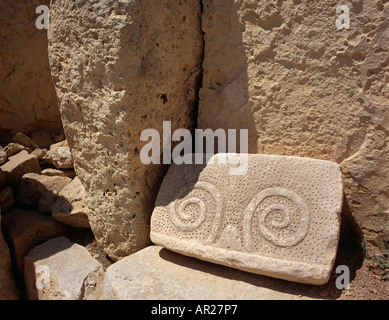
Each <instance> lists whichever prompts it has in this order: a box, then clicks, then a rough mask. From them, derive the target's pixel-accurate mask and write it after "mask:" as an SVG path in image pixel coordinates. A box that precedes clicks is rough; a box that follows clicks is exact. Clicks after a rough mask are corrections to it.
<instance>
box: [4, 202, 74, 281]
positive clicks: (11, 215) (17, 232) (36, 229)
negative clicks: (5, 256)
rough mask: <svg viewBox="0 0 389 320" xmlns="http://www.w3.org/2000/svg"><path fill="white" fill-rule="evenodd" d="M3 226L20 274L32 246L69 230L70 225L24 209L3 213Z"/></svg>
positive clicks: (64, 233)
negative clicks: (25, 257)
mask: <svg viewBox="0 0 389 320" xmlns="http://www.w3.org/2000/svg"><path fill="white" fill-rule="evenodd" d="M3 228H4V235H5V236H6V238H7V239H8V240H9V245H10V249H11V251H12V253H13V256H14V258H15V264H16V267H17V269H18V271H19V273H20V275H23V260H24V256H25V255H26V254H27V253H28V251H29V250H30V249H31V248H33V247H35V246H36V245H39V244H41V243H43V242H45V241H47V240H49V239H52V238H55V237H58V236H62V235H66V234H67V233H68V232H69V229H68V226H66V225H64V224H62V223H59V222H58V221H56V220H54V219H53V218H52V217H48V216H45V215H43V214H40V213H38V212H36V211H33V210H22V209H14V210H12V211H10V212H8V213H7V214H5V215H3Z"/></svg>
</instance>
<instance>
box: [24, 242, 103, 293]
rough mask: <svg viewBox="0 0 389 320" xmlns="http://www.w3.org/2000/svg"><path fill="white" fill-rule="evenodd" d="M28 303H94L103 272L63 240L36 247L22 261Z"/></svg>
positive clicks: (86, 254)
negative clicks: (52, 301) (61, 301)
mask: <svg viewBox="0 0 389 320" xmlns="http://www.w3.org/2000/svg"><path fill="white" fill-rule="evenodd" d="M24 265H25V267H24V278H25V282H26V291H27V295H28V298H29V299H30V300H98V299H100V298H101V296H102V293H103V283H104V269H103V266H102V265H101V264H100V262H98V261H97V260H96V259H95V258H93V257H92V256H91V254H90V253H89V252H88V250H87V249H86V248H84V247H83V246H80V245H78V244H75V243H73V242H71V241H70V240H69V239H67V238H65V237H58V238H55V239H52V240H49V241H47V242H45V243H43V244H42V245H39V246H36V247H35V248H33V249H32V250H30V252H29V253H28V255H27V256H26V257H25V259H24Z"/></svg>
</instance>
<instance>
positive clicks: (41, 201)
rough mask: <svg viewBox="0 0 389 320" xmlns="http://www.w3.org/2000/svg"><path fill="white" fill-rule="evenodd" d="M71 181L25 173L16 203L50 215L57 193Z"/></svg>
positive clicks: (65, 178) (64, 178)
mask: <svg viewBox="0 0 389 320" xmlns="http://www.w3.org/2000/svg"><path fill="white" fill-rule="evenodd" d="M70 181H71V179H70V178H67V177H59V176H54V177H50V176H45V175H41V174H36V173H27V174H25V175H24V176H23V177H22V180H21V181H20V185H19V192H18V196H17V199H18V201H19V202H20V203H21V204H23V205H25V206H28V207H33V208H38V206H39V209H40V210H39V211H40V212H44V213H50V212H51V211H50V207H51V205H52V204H53V203H54V202H55V200H56V198H57V195H58V193H59V192H60V191H61V190H62V189H63V188H64V187H65V186H66V185H67V184H69V183H70Z"/></svg>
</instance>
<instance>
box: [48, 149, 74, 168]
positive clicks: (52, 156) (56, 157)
mask: <svg viewBox="0 0 389 320" xmlns="http://www.w3.org/2000/svg"><path fill="white" fill-rule="evenodd" d="M42 160H43V161H44V162H47V163H50V164H52V165H53V166H54V167H55V168H56V169H72V168H73V157H72V154H71V152H70V148H69V147H58V148H54V149H50V150H49V151H47V153H46V155H45V156H44V157H43V158H42Z"/></svg>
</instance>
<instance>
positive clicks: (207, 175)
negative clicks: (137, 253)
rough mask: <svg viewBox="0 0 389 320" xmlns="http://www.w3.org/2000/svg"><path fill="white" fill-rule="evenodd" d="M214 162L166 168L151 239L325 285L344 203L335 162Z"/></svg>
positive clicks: (265, 158)
mask: <svg viewBox="0 0 389 320" xmlns="http://www.w3.org/2000/svg"><path fill="white" fill-rule="evenodd" d="M221 159H222V155H221V154H219V155H216V156H214V157H212V158H211V161H214V163H213V164H211V163H208V164H204V165H198V164H193V165H189V164H188V165H172V166H171V167H170V169H169V171H168V173H167V175H166V177H165V179H164V181H163V183H162V186H161V188H160V191H159V194H158V197H157V200H156V208H155V210H154V212H153V215H152V219H151V240H152V241H153V242H154V243H155V244H158V245H161V246H163V247H166V248H168V249H171V250H173V251H177V252H180V253H182V254H185V255H188V256H192V257H197V258H200V259H203V260H206V261H210V262H215V263H219V264H223V265H226V266H230V267H233V268H238V269H241V270H245V271H249V272H253V273H258V274H263V275H267V276H271V277H276V278H281V279H285V280H290V281H296V282H302V283H309V284H316V285H319V284H324V283H326V282H327V281H328V279H329V277H330V273H331V270H332V267H333V263H334V260H335V257H336V253H337V247H338V241H339V232H340V213H341V210H342V203H343V184H342V173H341V170H340V167H339V165H338V164H336V163H333V162H329V161H324V160H315V159H310V158H300V157H287V156H271V155H254V154H250V155H247V171H246V173H245V174H242V175H231V174H230V168H231V166H232V165H230V164H229V163H228V162H226V163H225V164H223V163H222V161H221Z"/></svg>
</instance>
